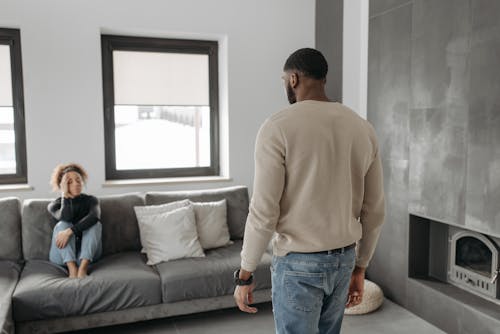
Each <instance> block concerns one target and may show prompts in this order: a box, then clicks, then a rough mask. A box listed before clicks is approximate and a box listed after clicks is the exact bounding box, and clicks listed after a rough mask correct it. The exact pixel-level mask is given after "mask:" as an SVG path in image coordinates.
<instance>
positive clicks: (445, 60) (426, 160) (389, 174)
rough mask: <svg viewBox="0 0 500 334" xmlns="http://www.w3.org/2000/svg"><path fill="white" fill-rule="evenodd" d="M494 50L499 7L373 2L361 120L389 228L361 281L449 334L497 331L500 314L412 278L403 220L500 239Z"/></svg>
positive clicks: (472, 0) (498, 45)
mask: <svg viewBox="0 0 500 334" xmlns="http://www.w3.org/2000/svg"><path fill="white" fill-rule="evenodd" d="M499 54H500V4H499V3H498V2H497V1H487V0H484V1H482V0H440V1H434V0H413V1H407V0H400V1H398V0H371V1H370V34H369V66H368V68H369V71H368V120H370V121H371V122H372V123H373V124H374V126H375V128H376V130H377V134H378V137H379V141H380V146H381V151H382V159H383V166H384V176H385V180H384V183H385V190H386V196H387V220H386V225H385V226H384V228H383V231H382V235H381V239H380V242H379V244H378V248H377V250H376V253H375V255H374V258H373V261H372V263H371V266H370V268H369V272H368V274H369V277H370V278H371V279H372V280H374V281H375V282H377V283H379V284H380V285H381V286H382V288H383V290H384V292H385V294H386V295H387V296H388V297H389V298H391V299H393V300H395V301H396V302H398V303H399V304H401V305H403V306H405V307H407V308H408V309H410V310H411V311H412V312H415V313H416V314H417V315H419V316H421V317H423V318H424V319H426V320H428V321H430V322H432V323H433V324H435V325H437V326H439V327H441V328H442V329H444V330H445V331H447V332H449V333H472V332H477V333H495V332H498V326H499V325H498V321H497V320H495V319H499V315H500V306H499V305H497V304H495V303H492V302H488V301H485V300H484V299H481V298H479V297H476V296H473V295H471V294H468V293H465V292H463V291H462V290H460V289H458V288H455V287H453V286H450V285H449V284H446V283H440V282H433V281H431V280H420V279H416V278H408V266H409V263H408V245H409V214H410V213H412V214H416V215H418V216H423V217H428V218H431V219H434V220H436V221H441V222H446V223H448V224H452V225H457V226H461V227H465V228H468V229H472V230H475V231H479V232H482V233H487V234H491V235H494V236H498V233H499V229H500V207H499V206H498V203H499V202H500V177H499V175H500V168H499V167H500V117H499V109H498V108H499V105H500V95H499V94H498V91H499V89H500V72H499V71H497V68H498V65H499V63H500V60H499V58H498V55H499ZM414 242H417V241H415V240H414ZM422 242H425V241H424V240H422Z"/></svg>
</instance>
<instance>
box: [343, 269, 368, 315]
mask: <svg viewBox="0 0 500 334" xmlns="http://www.w3.org/2000/svg"><path fill="white" fill-rule="evenodd" d="M364 289H365V268H361V267H356V268H354V271H353V272H352V276H351V283H350V285H349V298H348V300H347V303H346V307H347V308H349V307H353V306H356V305H359V304H360V303H361V302H362V301H363V292H364Z"/></svg>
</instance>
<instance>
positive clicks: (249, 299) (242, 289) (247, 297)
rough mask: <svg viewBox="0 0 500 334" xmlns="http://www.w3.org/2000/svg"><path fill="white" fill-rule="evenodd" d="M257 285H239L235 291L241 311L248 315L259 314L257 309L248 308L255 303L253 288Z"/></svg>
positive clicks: (235, 298) (235, 297)
mask: <svg viewBox="0 0 500 334" xmlns="http://www.w3.org/2000/svg"><path fill="white" fill-rule="evenodd" d="M254 287H255V284H251V285H237V286H236V289H234V300H235V301H236V305H238V307H239V309H240V310H241V311H243V312H246V313H257V308H255V307H250V306H248V305H249V304H252V303H253V292H252V291H253V288H254Z"/></svg>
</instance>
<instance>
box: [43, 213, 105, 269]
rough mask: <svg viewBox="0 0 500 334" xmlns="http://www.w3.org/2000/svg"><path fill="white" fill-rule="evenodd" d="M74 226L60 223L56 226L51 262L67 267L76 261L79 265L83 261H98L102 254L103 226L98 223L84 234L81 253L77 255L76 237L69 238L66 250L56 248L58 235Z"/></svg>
mask: <svg viewBox="0 0 500 334" xmlns="http://www.w3.org/2000/svg"><path fill="white" fill-rule="evenodd" d="M72 226H73V224H71V223H68V222H65V221H60V222H59V223H57V224H56V226H54V231H53V232H52V242H51V246H50V252H49V260H50V262H53V263H55V264H58V265H60V266H63V265H66V263H67V262H71V261H74V262H76V264H77V265H80V262H81V260H83V259H87V260H90V262H95V261H97V260H98V259H99V258H100V257H101V254H102V242H101V235H102V225H101V223H100V222H97V223H96V224H94V225H93V226H92V227H90V228H88V229H86V230H85V231H83V232H82V243H81V247H80V248H81V249H80V252H79V253H78V254H77V250H76V240H75V235H72V236H71V238H69V241H68V243H67V245H66V246H65V247H64V248H57V246H56V236H57V233H59V232H61V231H64V230H65V229H67V228H71V227H72Z"/></svg>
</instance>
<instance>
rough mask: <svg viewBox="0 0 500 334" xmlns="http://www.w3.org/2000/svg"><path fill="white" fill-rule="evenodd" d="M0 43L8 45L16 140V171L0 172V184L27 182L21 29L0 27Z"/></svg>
mask: <svg viewBox="0 0 500 334" xmlns="http://www.w3.org/2000/svg"><path fill="white" fill-rule="evenodd" d="M0 44H2V45H9V46H10V66H11V78H12V105H13V109H14V136H15V141H16V142H15V152H16V173H13V174H0V185H5V184H19V183H27V182H28V176H27V175H28V172H27V159H26V128H25V116H24V90H23V68H22V59H21V31H20V30H19V29H10V28H0Z"/></svg>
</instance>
